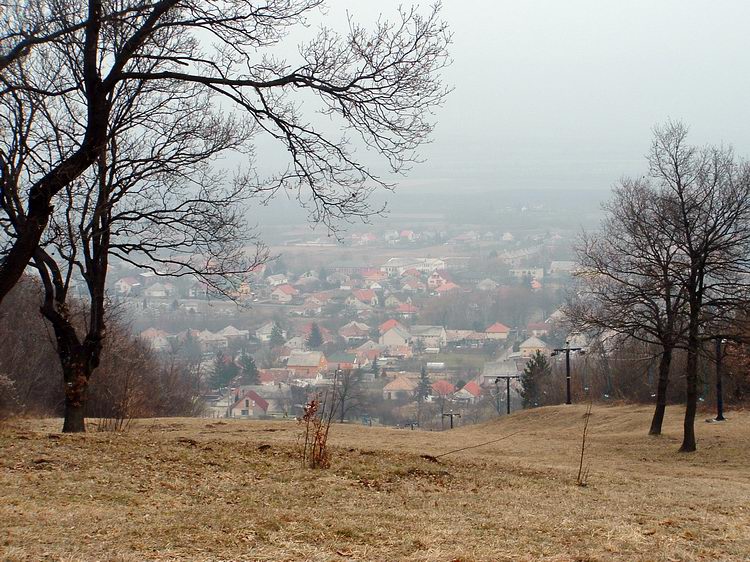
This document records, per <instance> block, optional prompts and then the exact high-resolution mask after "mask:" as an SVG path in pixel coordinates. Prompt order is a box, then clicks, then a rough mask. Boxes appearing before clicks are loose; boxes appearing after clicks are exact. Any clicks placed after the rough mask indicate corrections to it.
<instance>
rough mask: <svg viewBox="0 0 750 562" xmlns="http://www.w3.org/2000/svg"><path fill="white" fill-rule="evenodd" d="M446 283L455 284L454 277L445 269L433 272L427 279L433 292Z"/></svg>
mask: <svg viewBox="0 0 750 562" xmlns="http://www.w3.org/2000/svg"><path fill="white" fill-rule="evenodd" d="M446 283H453V277H452V276H451V274H450V273H448V272H447V271H446V270H444V269H437V270H435V271H433V272H432V273H431V274H430V276H429V277H428V278H427V286H428V287H429V288H430V289H431V290H433V291H434V290H435V289H437V288H438V287H440V285H445V284H446Z"/></svg>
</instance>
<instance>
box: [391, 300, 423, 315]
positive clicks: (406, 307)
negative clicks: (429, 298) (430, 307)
mask: <svg viewBox="0 0 750 562" xmlns="http://www.w3.org/2000/svg"><path fill="white" fill-rule="evenodd" d="M417 312H419V309H418V308H417V307H416V306H414V305H413V304H411V303H408V302H404V303H401V304H400V305H398V306H397V307H396V314H398V315H399V316H401V317H402V318H413V317H414V316H415V315H416V314H417Z"/></svg>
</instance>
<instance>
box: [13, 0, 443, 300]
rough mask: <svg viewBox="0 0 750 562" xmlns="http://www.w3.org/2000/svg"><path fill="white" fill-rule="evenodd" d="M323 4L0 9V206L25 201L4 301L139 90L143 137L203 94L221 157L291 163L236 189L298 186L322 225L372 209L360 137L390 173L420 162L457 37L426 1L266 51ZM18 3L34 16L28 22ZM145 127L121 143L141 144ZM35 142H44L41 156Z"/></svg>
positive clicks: (202, 0) (182, 2)
mask: <svg viewBox="0 0 750 562" xmlns="http://www.w3.org/2000/svg"><path fill="white" fill-rule="evenodd" d="M321 5H322V1H321V0H268V1H266V2H265V3H262V4H257V3H254V2H249V1H246V0H224V1H213V0H161V1H157V2H153V3H140V2H129V1H115V2H107V1H102V0H89V1H88V2H76V1H73V0H60V1H59V2H57V3H55V6H51V5H50V6H47V5H46V4H44V3H37V2H29V3H28V5H25V6H21V7H19V10H18V11H9V12H7V13H5V14H4V16H3V18H2V20H0V37H1V39H0V49H1V50H2V57H3V58H2V64H3V69H2V84H1V85H0V88H1V89H0V92H2V100H3V110H2V112H3V113H2V118H3V121H4V125H6V126H4V127H3V131H4V132H3V139H2V146H1V148H0V161H1V163H2V182H3V198H4V199H8V198H9V197H14V196H18V195H10V194H9V193H8V192H9V191H12V192H13V193H15V194H23V197H22V198H21V200H20V201H15V202H14V204H13V206H14V207H15V209H14V211H13V212H14V213H15V214H14V215H13V216H12V217H10V218H11V221H12V222H11V223H10V227H11V228H10V229H6V232H7V233H8V235H9V237H8V240H7V244H6V246H5V250H4V256H3V262H2V264H0V298H2V296H4V295H5V294H7V291H8V290H9V289H10V287H12V285H13V284H14V283H15V281H16V280H17V279H18V278H19V277H20V275H21V273H22V272H23V270H24V268H25V267H26V265H27V264H28V262H29V261H30V260H31V258H32V257H33V255H34V253H35V252H36V249H37V247H38V245H39V241H40V240H41V238H42V235H43V232H44V231H45V228H46V226H47V224H48V222H49V219H50V216H51V214H52V207H53V206H54V205H57V202H56V201H55V197H56V196H58V195H60V194H62V193H63V191H64V190H65V189H66V188H67V187H68V186H69V185H70V184H71V183H72V182H73V181H75V179H76V178H78V177H80V176H81V175H82V174H83V173H84V172H85V171H86V170H87V169H89V168H90V167H91V166H93V165H94V163H95V161H96V160H97V159H98V158H99V157H100V155H101V153H102V151H103V150H105V147H108V145H109V147H110V150H111V142H110V141H111V139H112V138H113V136H115V135H117V134H118V133H119V132H120V131H119V130H118V123H121V122H122V117H123V115H127V114H128V113H129V112H130V111H132V110H133V107H134V106H135V105H137V104H136V101H135V100H138V99H139V98H140V97H141V96H144V95H150V96H153V95H161V96H162V97H161V103H160V104H158V105H156V106H155V107H148V104H146V105H145V106H141V107H140V109H135V111H136V112H137V111H139V110H140V111H142V112H143V114H142V115H143V117H144V118H143V119H142V120H141V122H140V123H139V124H138V127H145V128H147V129H148V128H149V126H151V127H152V128H151V131H152V132H154V131H158V129H159V127H162V126H163V127H166V128H167V129H168V130H167V131H164V130H161V131H159V133H161V134H174V135H177V136H179V135H181V134H183V132H181V131H180V130H179V119H176V118H175V116H179V115H180V114H181V112H183V111H186V108H185V104H186V103H187V104H188V105H189V108H190V109H188V111H189V110H193V111H198V110H199V105H198V104H197V101H196V100H202V103H203V104H204V105H203V107H204V108H206V109H209V110H210V109H211V108H214V109H215V111H214V112H210V111H209V112H208V113H209V114H210V115H211V116H212V117H211V119H213V120H215V121H214V122H213V123H210V122H206V123H204V127H207V128H208V129H209V130H211V131H225V132H226V134H227V135H229V136H230V137H231V138H221V139H218V140H220V141H222V142H224V144H225V145H226V146H225V147H224V148H225V149H226V150H233V151H243V152H245V153H249V152H251V150H252V139H253V138H254V137H255V135H257V134H263V135H266V136H267V137H269V138H270V139H273V140H274V141H276V142H277V143H278V144H279V146H280V147H281V148H282V149H283V150H284V151H286V153H287V154H288V156H289V164H288V166H287V167H286V168H284V169H281V170H279V171H278V172H277V173H275V174H272V175H271V177H266V178H256V177H255V176H254V175H253V174H252V173H247V172H246V173H245V174H244V176H243V177H244V182H245V183H249V184H250V187H251V188H252V189H253V190H254V191H255V193H262V194H265V195H266V196H270V195H272V194H273V193H275V192H276V191H278V190H279V189H288V190H291V191H293V192H294V193H296V194H297V196H298V197H299V198H300V200H301V201H303V202H304V203H305V204H307V205H309V208H310V209H311V213H312V218H313V219H314V220H317V221H323V222H326V223H328V224H331V221H332V220H333V219H335V218H342V217H350V216H363V215H367V214H369V213H371V212H372V211H373V209H371V208H370V207H369V206H368V205H367V195H368V193H369V192H370V190H371V189H372V188H373V186H377V185H383V184H384V182H383V181H382V179H381V178H379V177H377V176H376V175H375V174H374V173H373V172H372V171H371V170H370V169H369V168H368V167H367V166H365V165H364V164H363V163H362V162H361V160H360V159H359V158H358V157H356V155H355V150H354V147H355V145H354V144H353V141H354V140H355V139H359V142H364V144H365V145H366V146H367V147H369V148H372V149H374V150H375V151H376V152H377V153H379V154H381V155H383V156H384V157H385V159H386V161H387V162H388V164H389V165H390V167H391V169H392V170H394V171H400V170H404V169H405V167H407V166H408V164H410V163H411V162H413V161H415V159H416V158H417V155H416V149H417V148H418V146H419V144H420V143H422V142H423V141H424V140H426V138H427V136H428V134H429V132H430V131H431V126H432V125H431V122H430V110H431V108H433V107H434V106H435V105H436V104H439V103H440V102H441V101H442V99H443V97H444V96H445V94H446V89H445V88H444V87H443V86H442V85H441V83H440V80H439V78H438V75H437V74H438V71H439V70H440V68H441V67H442V66H443V65H444V64H445V63H446V60H447V59H446V46H447V44H448V42H449V40H450V37H449V34H448V32H447V28H446V26H445V25H444V24H443V23H442V22H441V21H440V20H439V17H438V13H439V6H435V7H434V8H433V9H431V10H430V11H429V12H428V13H427V14H426V15H424V14H421V13H420V12H418V11H416V10H413V9H410V10H404V11H402V12H401V13H400V17H399V19H398V20H397V21H396V22H393V23H387V22H378V23H377V24H376V25H375V27H374V29H372V30H369V31H368V30H366V29H365V28H363V27H361V26H359V25H357V24H355V23H354V22H351V24H350V28H349V32H348V33H347V34H345V35H343V36H342V35H338V34H336V33H334V32H333V31H331V30H329V29H325V28H324V29H321V30H320V31H319V32H318V34H317V35H316V36H315V37H314V38H313V39H312V40H310V41H309V42H307V43H305V44H303V45H301V46H300V49H299V53H300V58H299V61H295V62H291V61H285V60H283V59H281V58H279V57H278V56H274V49H273V48H274V47H275V46H277V45H278V44H279V43H280V42H281V41H283V40H284V38H285V36H286V35H287V33H288V32H289V30H290V29H291V28H292V27H294V26H298V25H301V24H304V22H305V18H306V16H307V15H308V14H309V13H311V12H312V11H313V10H315V9H317V8H319V7H321ZM26 9H28V10H30V12H29V13H31V14H33V18H31V19H28V20H27V19H25V18H24V17H23V16H22V15H21V14H22V13H24V12H23V10H26ZM171 94H174V95H171ZM191 96H193V97H191ZM128 99H129V100H132V105H129V104H128V103H126V102H124V101H123V100H128ZM219 107H221V109H218V108H219ZM311 108H312V109H311ZM235 110H237V111H235ZM315 110H317V111H320V112H322V113H323V114H324V115H327V116H329V117H332V118H334V120H335V121H336V122H337V123H338V124H339V125H340V126H341V129H342V130H343V131H344V134H345V136H344V137H341V138H338V137H333V136H331V135H329V134H327V133H324V132H322V131H321V130H319V129H318V128H317V127H316V126H314V125H312V124H311V122H310V120H309V118H310V112H311V111H315ZM61 115H62V116H64V117H65V119H60V117H61ZM163 116H168V117H167V120H166V123H162V122H161V119H162V117H163ZM148 118H151V123H148ZM125 121H128V120H127V119H126V120H125ZM10 124H12V126H8V125H10ZM125 126H130V125H125ZM175 127H176V128H175ZM138 134H139V133H135V134H134V135H133V136H132V137H131V141H130V142H133V143H136V144H137V142H138V141H137V139H138ZM180 138H184V139H187V137H184V136H183V137H180ZM36 139H43V141H42V142H43V144H44V145H45V146H44V148H42V149H41V154H40V155H37V154H36V152H35V149H36V148H38V147H37V145H36V144H35V141H36ZM215 140H216V139H215ZM49 145H51V147H49ZM25 152H28V153H31V154H30V155H29V154H23V153H25ZM178 167H179V166H177V165H176V166H175V168H178ZM175 181H177V180H176V178H175ZM8 184H10V186H11V187H10V189H8V188H7V187H6V186H7V185H8ZM124 250H125V249H123V251H124Z"/></svg>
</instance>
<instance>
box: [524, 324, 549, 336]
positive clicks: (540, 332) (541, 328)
mask: <svg viewBox="0 0 750 562" xmlns="http://www.w3.org/2000/svg"><path fill="white" fill-rule="evenodd" d="M550 328H551V326H550V325H549V324H547V323H545V322H531V323H529V324H527V325H526V333H527V334H529V335H530V336H535V337H537V338H538V337H540V336H546V335H547V334H549V331H550Z"/></svg>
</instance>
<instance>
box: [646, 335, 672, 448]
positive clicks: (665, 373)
mask: <svg viewBox="0 0 750 562" xmlns="http://www.w3.org/2000/svg"><path fill="white" fill-rule="evenodd" d="M671 365H672V349H671V348H670V349H665V350H664V351H663V352H662V354H661V359H660V360H659V381H658V383H657V386H656V409H655V410H654V417H653V418H652V420H651V429H649V431H648V434H649V435H661V426H662V423H663V422H664V411H665V410H666V409H667V387H668V386H669V369H670V367H671Z"/></svg>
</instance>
